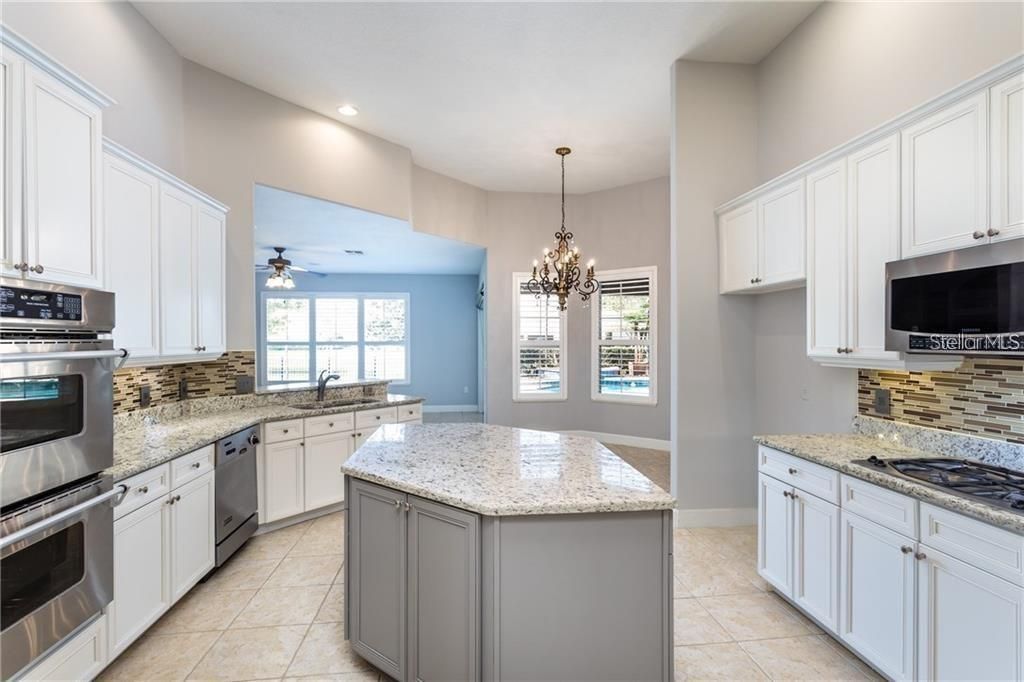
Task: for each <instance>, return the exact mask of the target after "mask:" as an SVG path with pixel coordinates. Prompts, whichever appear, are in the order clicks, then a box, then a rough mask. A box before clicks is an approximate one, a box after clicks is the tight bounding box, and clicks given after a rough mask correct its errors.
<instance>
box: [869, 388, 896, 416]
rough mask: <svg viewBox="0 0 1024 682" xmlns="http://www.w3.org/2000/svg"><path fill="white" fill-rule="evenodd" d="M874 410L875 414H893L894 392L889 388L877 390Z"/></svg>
mask: <svg viewBox="0 0 1024 682" xmlns="http://www.w3.org/2000/svg"><path fill="white" fill-rule="evenodd" d="M872 409H873V410H874V411H875V414H890V413H891V412H892V392H891V391H890V390H889V389H887V388H876V389H875V394H874V401H873V405H872Z"/></svg>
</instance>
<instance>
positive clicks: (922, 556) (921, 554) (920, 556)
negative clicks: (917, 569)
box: [914, 552, 928, 561]
mask: <svg viewBox="0 0 1024 682" xmlns="http://www.w3.org/2000/svg"><path fill="white" fill-rule="evenodd" d="M914 558H915V559H917V560H918V561H924V560H925V559H927V558H928V555H927V554H925V553H924V552H918V553H917V554H915V555H914Z"/></svg>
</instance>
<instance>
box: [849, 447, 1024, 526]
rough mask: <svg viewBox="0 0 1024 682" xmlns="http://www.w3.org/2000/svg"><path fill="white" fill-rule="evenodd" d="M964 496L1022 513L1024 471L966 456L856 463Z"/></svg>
mask: <svg viewBox="0 0 1024 682" xmlns="http://www.w3.org/2000/svg"><path fill="white" fill-rule="evenodd" d="M859 463H860V464H864V465H866V466H870V467H873V468H877V469H884V470H888V471H889V472H890V473H895V474H899V475H902V476H905V477H906V478H910V479H913V480H915V481H919V482H921V483H927V484H928V485H932V486H935V487H937V488H942V489H944V490H948V491H949V492H952V493H957V494H959V495H963V496H964V497H971V498H976V499H978V500H979V501H983V502H988V503H989V504H992V505H994V506H997V507H1003V508H1007V509H1012V510H1013V511H1017V512H1021V513H1024V473H1022V472H1019V471H1013V470H1012V469H1004V468H1003V467H997V466H993V465H991V464H983V463H981V462H974V461H971V460H967V459H951V458H939V457H935V458H919V459H879V458H878V457H874V456H872V457H869V458H868V459H867V460H863V461H861V462H859Z"/></svg>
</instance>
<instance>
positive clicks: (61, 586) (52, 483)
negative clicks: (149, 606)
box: [0, 278, 125, 679]
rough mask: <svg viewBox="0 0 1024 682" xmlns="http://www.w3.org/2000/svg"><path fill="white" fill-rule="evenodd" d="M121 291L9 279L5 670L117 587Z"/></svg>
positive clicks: (0, 464) (3, 470)
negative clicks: (117, 324) (116, 342)
mask: <svg viewBox="0 0 1024 682" xmlns="http://www.w3.org/2000/svg"><path fill="white" fill-rule="evenodd" d="M113 327H114V295H113V294H111V293H109V292H103V291H95V290H91V289H79V288H76V287H69V286H61V285H48V284H42V283H27V282H24V281H22V280H13V279H5V278H0V508H2V509H0V592H2V595H0V676H2V677H3V678H4V679H7V678H10V677H11V676H13V675H15V674H17V673H18V672H19V671H21V670H23V669H25V668H26V667H27V666H29V665H30V664H32V663H33V662H34V661H36V660H37V659H38V658H39V657H40V656H41V655H43V654H44V653H45V652H46V651H47V650H49V649H51V648H52V647H54V646H55V645H57V644H59V643H60V642H61V641H63V640H64V639H66V638H67V637H68V636H70V635H72V634H73V633H74V632H76V631H77V630H78V629H79V628H81V627H82V626H84V625H86V624H87V623H89V622H90V621H92V620H93V619H94V618H95V617H97V616H98V615H99V614H100V613H101V612H102V610H103V608H104V607H105V606H106V605H107V604H108V603H109V602H110V600H111V597H112V592H113V509H112V505H113V504H114V503H116V502H117V501H118V500H119V496H120V495H121V494H123V490H124V488H123V486H116V487H115V486H114V485H113V484H112V482H111V481H110V479H109V478H107V477H104V476H102V472H103V470H104V469H106V468H108V467H110V466H111V465H112V464H113V440H114V437H113V372H114V368H115V364H116V363H117V361H118V359H119V358H121V357H123V356H124V355H125V353H124V351H118V350H114V348H113V341H112V340H111V336H110V333H111V331H112V330H113Z"/></svg>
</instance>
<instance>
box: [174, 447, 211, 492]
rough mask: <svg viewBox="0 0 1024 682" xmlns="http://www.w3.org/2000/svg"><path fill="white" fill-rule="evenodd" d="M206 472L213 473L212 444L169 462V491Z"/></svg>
mask: <svg viewBox="0 0 1024 682" xmlns="http://www.w3.org/2000/svg"><path fill="white" fill-rule="evenodd" d="M207 471H213V444H212V443H211V444H210V445H207V446H205V447H202V448H199V449H198V450H196V451H195V452H190V453H188V454H187V455H182V456H181V457H179V458H177V459H175V460H173V461H172V462H171V489H172V490H173V489H174V488H177V487H178V486H180V485H184V484H186V483H188V482H189V481H191V480H192V479H194V478H199V477H200V476H202V475H203V474H205V473H206V472H207Z"/></svg>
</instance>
